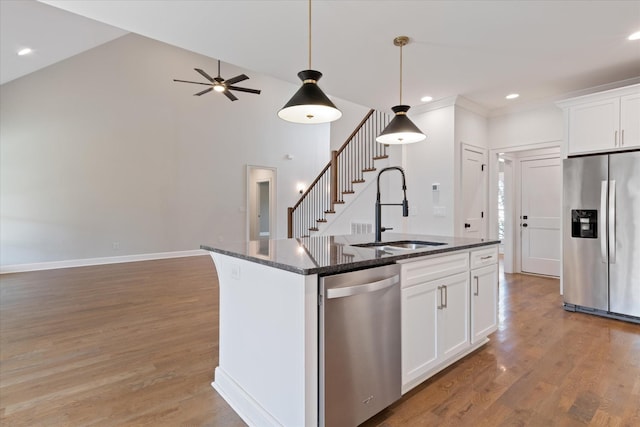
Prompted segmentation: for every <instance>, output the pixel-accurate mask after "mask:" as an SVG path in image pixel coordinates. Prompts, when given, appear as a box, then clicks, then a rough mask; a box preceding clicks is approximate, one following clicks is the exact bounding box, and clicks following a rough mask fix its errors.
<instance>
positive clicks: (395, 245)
mask: <svg viewBox="0 0 640 427" xmlns="http://www.w3.org/2000/svg"><path fill="white" fill-rule="evenodd" d="M440 245H446V243H442V242H427V241H423V240H398V241H395V242H373V243H360V244H357V245H351V246H356V247H359V248H375V249H381V250H391V251H393V250H396V251H397V250H405V251H415V250H419V249H428V248H431V247H433V246H440Z"/></svg>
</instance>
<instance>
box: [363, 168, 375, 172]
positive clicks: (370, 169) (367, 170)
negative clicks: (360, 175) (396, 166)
mask: <svg viewBox="0 0 640 427" xmlns="http://www.w3.org/2000/svg"><path fill="white" fill-rule="evenodd" d="M375 170H376V168H366V169H362V172H374V171H375Z"/></svg>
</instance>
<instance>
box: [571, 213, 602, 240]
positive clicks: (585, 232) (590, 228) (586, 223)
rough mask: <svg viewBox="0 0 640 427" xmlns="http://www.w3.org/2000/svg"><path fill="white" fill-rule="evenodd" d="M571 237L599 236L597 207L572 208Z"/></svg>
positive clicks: (590, 237) (589, 237) (593, 237)
mask: <svg viewBox="0 0 640 427" xmlns="http://www.w3.org/2000/svg"><path fill="white" fill-rule="evenodd" d="M571 237H578V238H582V239H597V238H598V211H597V210H595V209H591V210H588V209H587V210H585V209H572V210H571Z"/></svg>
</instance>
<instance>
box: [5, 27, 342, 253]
mask: <svg viewBox="0 0 640 427" xmlns="http://www.w3.org/2000/svg"><path fill="white" fill-rule="evenodd" d="M194 67H198V68H203V69H205V70H206V71H208V72H209V73H210V74H214V75H215V73H216V67H217V62H216V61H215V60H213V59H211V58H207V57H204V56H201V55H196V54H193V53H191V52H188V51H185V50H182V49H178V48H175V47H172V46H169V45H166V44H162V43H159V42H156V41H152V40H150V39H146V38H143V37H140V36H136V35H132V34H131V35H127V36H124V37H122V38H120V39H117V40H114V41H113V42H110V43H107V44H105V45H102V46H100V47H98V48H96V49H93V50H90V51H88V52H85V53H83V54H80V55H77V56H75V57H72V58H70V59H68V60H65V61H63V62H60V63H58V64H55V65H53V66H50V67H47V68H45V69H42V70H40V71H38V72H36V73H33V74H31V75H28V76H25V77H23V78H20V79H17V80H14V81H12V82H9V83H7V84H5V85H2V86H0V120H1V124H2V126H1V127H0V129H1V133H0V150H1V151H0V162H1V163H0V165H1V168H0V171H1V175H0V185H1V187H0V197H1V198H0V212H1V222H0V227H1V231H2V233H1V244H0V264H1V265H12V264H23V263H37V262H48V261H59V260H72V259H84V258H94V257H104V256H120V255H130V254H144V253H157V252H167V251H180V250H191V249H197V248H198V247H199V245H200V244H201V243H215V242H218V241H223V240H244V239H245V234H246V222H245V221H246V208H245V203H246V182H245V181H246V165H247V164H252V165H258V166H270V167H275V168H277V169H278V189H277V195H278V196H277V201H278V224H277V232H278V236H279V237H285V236H286V229H287V228H286V208H287V207H288V206H292V205H293V204H294V203H295V201H296V200H297V197H298V196H299V194H298V192H297V191H296V188H295V186H296V182H299V181H302V182H310V181H311V180H312V179H313V178H314V177H315V174H316V173H317V172H318V171H319V170H320V168H321V167H322V166H324V164H326V162H327V161H328V153H329V132H330V129H329V125H316V126H305V125H296V124H291V123H288V122H284V121H282V120H280V119H278V118H277V115H276V113H277V111H278V110H279V109H280V108H281V107H282V105H284V104H285V103H286V102H287V100H288V99H289V97H290V96H291V95H292V94H293V93H294V92H295V91H296V90H297V86H294V85H291V84H289V83H285V82H282V81H278V80H275V79H272V78H269V77H266V76H261V75H258V74H256V73H254V72H251V71H246V70H241V69H238V68H236V67H232V66H231V65H228V64H224V63H223V64H222V75H223V77H227V78H228V77H231V76H234V75H236V74H240V73H242V72H244V73H246V74H247V75H249V76H250V80H247V81H245V82H242V84H240V86H245V87H251V88H259V89H262V94H261V95H259V96H256V95H251V94H246V93H238V98H239V100H238V101H235V102H230V101H229V100H228V99H226V97H224V96H222V95H220V94H217V93H208V94H206V95H203V96H201V97H194V96H192V95H193V94H194V93H196V92H198V91H199V90H201V89H202V88H203V87H200V86H198V85H189V84H184V83H174V82H173V81H172V79H173V78H179V79H184V80H194V81H202V78H201V77H200V76H199V75H198V74H197V73H196V72H195V71H193V68H194ZM287 154H291V155H293V157H294V159H293V160H286V158H285V156H286V155H287Z"/></svg>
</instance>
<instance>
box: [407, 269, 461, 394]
mask: <svg viewBox="0 0 640 427" xmlns="http://www.w3.org/2000/svg"><path fill="white" fill-rule="evenodd" d="M468 289H469V276H468V274H467V273H460V274H455V275H453V276H448V277H445V278H442V279H438V280H434V281H432V282H427V283H423V284H420V285H415V286H412V287H410V288H407V289H403V290H402V329H401V330H402V383H403V384H411V383H413V382H415V381H416V380H417V381H418V382H416V384H418V383H419V382H422V380H423V379H424V378H423V377H424V376H425V375H428V374H429V373H430V371H432V370H433V369H434V368H435V367H436V366H437V365H438V364H439V363H440V362H441V361H442V360H444V359H447V358H449V357H450V356H453V355H456V354H458V353H459V352H461V351H462V350H464V349H465V348H467V347H469V292H468Z"/></svg>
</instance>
